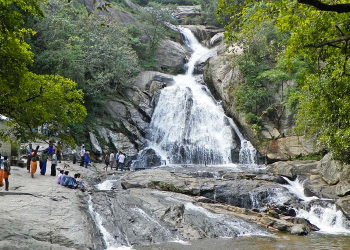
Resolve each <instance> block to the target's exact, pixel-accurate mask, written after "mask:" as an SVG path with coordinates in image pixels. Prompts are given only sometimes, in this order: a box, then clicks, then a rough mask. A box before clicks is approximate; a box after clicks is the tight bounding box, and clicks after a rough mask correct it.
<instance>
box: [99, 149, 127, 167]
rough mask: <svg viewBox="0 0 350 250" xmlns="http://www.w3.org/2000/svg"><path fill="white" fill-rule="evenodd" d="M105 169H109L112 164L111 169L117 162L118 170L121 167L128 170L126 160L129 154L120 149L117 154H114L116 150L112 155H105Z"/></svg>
mask: <svg viewBox="0 0 350 250" xmlns="http://www.w3.org/2000/svg"><path fill="white" fill-rule="evenodd" d="M104 159H105V163H106V166H105V169H106V171H107V169H108V166H109V165H110V166H111V170H112V169H113V168H114V164H115V169H116V170H118V169H119V168H120V170H121V171H123V170H126V169H125V160H126V159H127V156H126V155H125V154H124V153H123V152H122V151H119V152H118V153H117V154H115V155H114V152H113V151H112V152H111V153H110V155H108V154H106V155H105V157H104Z"/></svg>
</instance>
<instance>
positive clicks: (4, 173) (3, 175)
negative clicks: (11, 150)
mask: <svg viewBox="0 0 350 250" xmlns="http://www.w3.org/2000/svg"><path fill="white" fill-rule="evenodd" d="M10 174H11V165H10V160H9V159H8V158H7V156H4V157H1V154H0V187H2V186H4V181H5V190H6V191H9V175H10Z"/></svg>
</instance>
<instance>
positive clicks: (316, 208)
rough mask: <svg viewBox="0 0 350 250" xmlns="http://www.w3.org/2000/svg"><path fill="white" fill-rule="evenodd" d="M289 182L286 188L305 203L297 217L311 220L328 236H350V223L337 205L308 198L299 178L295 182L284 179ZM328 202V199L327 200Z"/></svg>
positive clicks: (315, 198)
mask: <svg viewBox="0 0 350 250" xmlns="http://www.w3.org/2000/svg"><path fill="white" fill-rule="evenodd" d="M283 179H285V180H286V181H287V182H288V184H289V185H288V186H286V187H287V188H288V189H289V191H290V192H291V193H293V194H294V195H296V196H297V197H298V198H299V199H300V200H302V201H303V202H304V203H305V206H304V208H299V209H296V213H297V217H300V218H304V219H307V220H309V221H310V222H311V223H312V224H314V225H316V226H317V227H318V228H320V232H322V233H328V234H350V223H349V221H348V220H347V219H346V218H345V216H344V214H343V213H342V212H341V211H340V210H338V209H337V208H336V206H335V204H331V203H329V202H316V201H322V199H319V198H318V197H316V196H313V197H307V196H306V195H305V193H304V186H303V182H301V181H300V180H299V179H298V178H296V179H295V180H294V181H291V180H289V179H288V178H286V177H283ZM326 201H327V199H326Z"/></svg>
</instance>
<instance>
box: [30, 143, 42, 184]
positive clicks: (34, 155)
mask: <svg viewBox="0 0 350 250" xmlns="http://www.w3.org/2000/svg"><path fill="white" fill-rule="evenodd" d="M39 147H40V146H39V145H38V146H36V149H35V150H34V151H33V152H32V156H31V158H30V175H31V176H32V178H34V174H35V172H36V169H37V168H38V150H39Z"/></svg>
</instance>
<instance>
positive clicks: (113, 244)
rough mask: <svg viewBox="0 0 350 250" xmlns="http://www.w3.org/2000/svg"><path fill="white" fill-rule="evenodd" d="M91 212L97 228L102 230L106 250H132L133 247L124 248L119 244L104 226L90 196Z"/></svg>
mask: <svg viewBox="0 0 350 250" xmlns="http://www.w3.org/2000/svg"><path fill="white" fill-rule="evenodd" d="M88 204H89V212H90V214H91V215H92V218H93V220H94V221H95V224H96V226H97V227H98V229H99V230H100V232H101V234H102V237H103V240H104V242H105V244H106V250H132V249H133V248H132V247H131V246H123V245H122V244H120V243H119V242H117V241H116V240H115V239H114V237H113V236H112V235H111V234H110V233H109V232H108V231H107V229H106V228H105V227H104V226H103V219H102V217H101V215H100V214H99V213H97V212H96V211H95V210H94V208H93V206H92V198H91V195H89V202H88Z"/></svg>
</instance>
